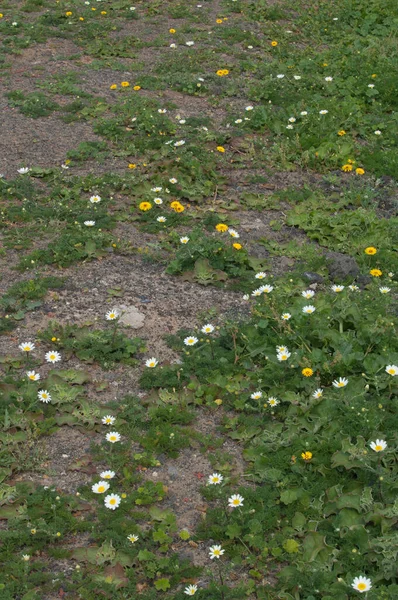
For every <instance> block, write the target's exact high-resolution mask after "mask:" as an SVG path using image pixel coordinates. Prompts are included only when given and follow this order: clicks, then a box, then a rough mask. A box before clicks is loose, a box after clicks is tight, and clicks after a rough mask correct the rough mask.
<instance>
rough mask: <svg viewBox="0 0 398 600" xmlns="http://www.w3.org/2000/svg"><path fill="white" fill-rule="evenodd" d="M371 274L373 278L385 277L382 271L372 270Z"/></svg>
mask: <svg viewBox="0 0 398 600" xmlns="http://www.w3.org/2000/svg"><path fill="white" fill-rule="evenodd" d="M369 273H370V274H371V275H372V277H381V276H382V275H383V271H380V269H371V270H370V271H369Z"/></svg>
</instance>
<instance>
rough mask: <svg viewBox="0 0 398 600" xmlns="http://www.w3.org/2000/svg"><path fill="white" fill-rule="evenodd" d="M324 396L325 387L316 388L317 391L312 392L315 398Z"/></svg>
mask: <svg viewBox="0 0 398 600" xmlns="http://www.w3.org/2000/svg"><path fill="white" fill-rule="evenodd" d="M322 396H323V389H322V388H318V389H317V390H315V392H314V393H313V394H312V397H313V398H322Z"/></svg>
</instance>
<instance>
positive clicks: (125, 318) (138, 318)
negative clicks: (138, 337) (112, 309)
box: [120, 306, 145, 329]
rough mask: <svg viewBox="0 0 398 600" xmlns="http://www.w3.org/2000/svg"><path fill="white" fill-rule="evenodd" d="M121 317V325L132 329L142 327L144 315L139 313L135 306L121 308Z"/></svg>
mask: <svg viewBox="0 0 398 600" xmlns="http://www.w3.org/2000/svg"><path fill="white" fill-rule="evenodd" d="M120 308H121V310H122V313H123V314H122V316H121V318H120V322H121V323H123V325H128V326H129V327H132V328H133V329H140V328H141V327H143V326H144V321H145V315H144V313H142V312H140V311H139V310H138V308H136V307H135V306H121V307H120Z"/></svg>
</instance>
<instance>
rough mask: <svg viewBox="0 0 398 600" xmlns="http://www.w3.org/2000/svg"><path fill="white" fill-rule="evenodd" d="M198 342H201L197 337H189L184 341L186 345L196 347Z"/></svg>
mask: <svg viewBox="0 0 398 600" xmlns="http://www.w3.org/2000/svg"><path fill="white" fill-rule="evenodd" d="M198 341H199V340H198V338H197V337H195V336H194V335H190V336H189V337H186V338H185V339H184V344H185V345H186V346H194V345H195V344H197V343H198Z"/></svg>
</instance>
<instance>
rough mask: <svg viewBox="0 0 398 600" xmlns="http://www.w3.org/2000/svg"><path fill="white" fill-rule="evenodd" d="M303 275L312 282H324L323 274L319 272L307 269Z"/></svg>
mask: <svg viewBox="0 0 398 600" xmlns="http://www.w3.org/2000/svg"><path fill="white" fill-rule="evenodd" d="M303 277H305V278H306V279H308V281H310V282H311V283H322V282H323V277H322V275H319V273H311V272H310V271H306V272H305V273H303Z"/></svg>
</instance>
